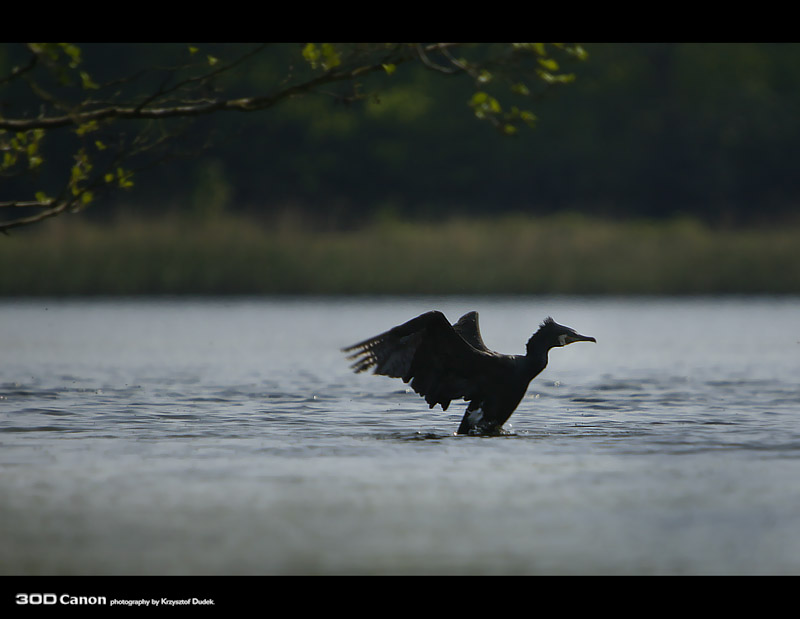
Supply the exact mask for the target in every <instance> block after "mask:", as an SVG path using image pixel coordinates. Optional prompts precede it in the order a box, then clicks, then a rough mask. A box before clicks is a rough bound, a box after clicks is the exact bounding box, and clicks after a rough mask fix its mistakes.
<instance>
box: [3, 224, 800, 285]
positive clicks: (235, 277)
mask: <svg viewBox="0 0 800 619" xmlns="http://www.w3.org/2000/svg"><path fill="white" fill-rule="evenodd" d="M349 293H371V294H394V293H397V294H402V293H414V294H423V293H437V294H447V293H486V294H489V293H547V294H555V293H561V294H724V293H742V294H747V293H774V294H782V293H800V225H795V226H784V227H774V228H770V229H728V230H714V229H711V228H709V227H706V226H703V225H701V224H700V223H698V222H696V221H692V220H674V221H669V222H644V221H625V222H614V221H609V220H602V219H590V218H586V217H577V216H555V217H546V218H534V217H523V216H508V217H502V218H497V219H482V218H461V219H451V220H447V221H443V222H438V223H433V224H431V223H417V222H409V221H400V220H381V221H375V222H371V223H368V224H365V225H364V226H363V227H361V228H359V229H357V230H349V231H331V230H320V229H315V228H314V227H312V226H307V225H304V224H303V223H302V222H300V221H292V220H289V219H284V220H280V221H275V222H273V223H271V224H266V223H263V222H259V221H255V220H249V219H243V218H238V217H233V216H230V217H222V218H216V219H210V220H204V221H187V220H182V219H180V218H176V217H171V218H165V219H153V220H151V219H148V220H138V219H121V220H118V221H116V222H115V223H113V224H106V225H99V224H94V223H91V222H89V221H88V220H87V219H80V218H79V217H71V218H69V219H67V218H64V219H62V220H60V221H59V220H55V221H53V222H51V223H47V224H44V225H42V226H40V227H39V228H35V229H30V230H23V231H20V232H17V233H16V234H14V235H12V236H10V237H3V238H0V295H3V296H14V295H135V294H199V295H205V294H208V295H213V294H349Z"/></svg>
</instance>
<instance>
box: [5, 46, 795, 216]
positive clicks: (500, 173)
mask: <svg viewBox="0 0 800 619" xmlns="http://www.w3.org/2000/svg"><path fill="white" fill-rule="evenodd" d="M81 47H82V49H83V50H84V55H85V63H86V66H87V68H88V69H89V70H90V71H91V72H92V74H93V75H94V74H97V75H99V76H101V77H103V76H112V75H125V74H126V72H133V71H134V70H135V68H136V67H141V66H155V65H158V64H159V62H160V54H161V52H162V51H163V46H158V45H148V44H124V45H123V44H83V45H81ZM297 47H298V46H288V45H277V46H275V48H274V51H273V52H271V53H272V54H273V56H271V57H270V56H269V55H267V56H266V57H265V58H264V59H263V60H260V63H259V64H256V65H251V66H249V67H248V68H247V70H245V71H243V72H241V73H240V74H237V75H238V76H237V79H238V80H241V83H240V84H237V85H235V86H234V87H241V88H242V89H243V90H245V91H246V90H248V89H249V90H251V91H252V90H254V89H256V88H259V87H260V88H261V89H269V84H270V81H271V80H277V79H280V76H281V71H285V67H286V66H287V58H288V57H289V54H290V53H293V54H295V56H297V57H299V56H298V54H297V51H296V50H297ZM584 47H585V49H586V50H587V52H588V54H589V58H588V60H586V61H585V62H581V63H577V62H576V63H575V64H574V65H570V66H569V67H566V68H567V69H568V70H570V71H573V72H574V73H575V74H576V76H577V79H576V80H575V82H574V83H572V84H568V85H566V86H564V87H563V88H559V89H555V90H553V91H551V92H548V93H547V96H545V97H543V98H542V99H541V100H540V101H539V102H538V103H537V104H536V106H535V110H534V111H535V112H536V114H537V116H538V118H539V121H538V123H537V127H536V128H535V129H533V130H525V131H522V132H520V133H519V134H518V135H516V136H514V137H503V136H501V135H499V134H498V133H497V132H496V131H494V130H493V129H492V128H491V127H489V126H487V125H485V124H483V123H479V122H478V121H476V120H475V119H474V117H473V115H472V111H471V110H470V108H469V106H468V105H467V100H468V98H469V89H468V85H463V84H462V85H459V84H457V83H455V82H453V81H448V79H446V78H445V79H443V78H442V77H441V76H436V75H432V74H431V72H430V71H426V70H425V69H424V68H422V67H419V66H408V67H401V68H400V69H399V70H398V71H397V72H396V73H395V74H394V75H391V76H380V81H379V82H378V81H377V80H376V82H375V83H370V84H367V85H365V86H378V87H379V88H380V91H379V93H378V95H377V97H370V98H368V99H367V100H365V101H362V102H358V103H354V104H350V105H346V104H342V103H340V102H337V100H336V99H334V98H332V97H325V96H324V95H322V96H321V95H316V96H312V97H303V98H298V99H293V100H291V101H289V102H288V103H284V104H281V105H280V106H278V107H275V108H272V109H269V110H266V111H263V112H258V113H251V114H228V115H223V114H218V115H215V116H213V117H210V118H206V119H202V120H199V121H196V123H195V125H194V126H193V128H192V130H191V135H192V136H195V137H196V136H205V135H206V132H208V131H210V132H212V133H213V135H214V136H215V139H216V141H215V143H214V146H213V147H211V148H208V149H206V150H204V151H203V152H202V153H201V154H199V155H198V156H196V157H191V158H176V159H174V160H172V161H169V162H167V163H165V164H164V165H161V166H158V167H157V168H155V169H153V170H150V171H149V172H147V173H146V174H142V175H140V176H138V177H137V179H136V186H135V188H134V189H133V191H132V192H130V193H125V194H122V195H118V196H115V197H114V198H113V199H114V200H115V201H116V204H124V205H131V206H134V207H135V208H136V210H137V211H139V212H142V213H151V212H152V213H156V212H161V211H164V210H174V209H181V210H186V211H194V212H197V213H202V212H208V211H218V210H220V209H222V210H228V211H232V212H233V211H239V212H252V213H263V214H272V213H276V212H283V211H285V210H287V209H297V210H301V211H302V212H304V213H305V214H307V215H310V216H313V217H315V218H318V219H319V220H320V221H325V222H331V223H332V224H334V225H346V224H350V223H353V222H356V221H359V220H363V219H364V218H372V217H373V216H375V215H376V214H384V215H385V214H391V215H399V216H409V217H431V218H436V217H439V216H443V215H448V214H454V213H459V214H470V215H472V214H480V215H483V214H490V213H503V212H522V213H528V214H536V215H539V214H549V213H552V212H556V211H564V210H567V211H574V212H581V213H585V214H589V215H598V216H610V217H639V218H663V217H670V216H675V215H692V216H696V217H698V218H701V219H703V220H705V221H707V222H710V223H714V224H716V223H725V224H749V223H753V222H763V221H770V220H783V219H786V218H791V217H793V216H794V213H795V212H796V205H797V204H798V203H800V175H798V174H797V173H796V165H797V160H798V157H797V151H798V146H799V145H800V142H799V141H798V137H799V136H800V126H798V125H799V124H800V114H798V112H800V73H798V71H797V69H796V68H797V66H800V45H796V44H761V43H759V44H755V43H748V44H695V43H677V44H670V43H644V44H605V43H595V44H586V45H585V46H584ZM220 51H221V52H222V53H224V50H220ZM9 54H10V52H6V62H8V57H9ZM365 89H366V88H365ZM200 141H202V140H201V139H200V138H198V143H199V142H200ZM6 185H7V188H8V187H11V185H10V184H8V183H7V184H6ZM3 193H4V194H5V193H6V192H5V191H4V192H3ZM112 206H114V203H109V202H106V203H105V204H96V205H93V206H92V208H91V209H90V212H91V213H94V214H102V213H103V212H113V209H112V208H111V207H112Z"/></svg>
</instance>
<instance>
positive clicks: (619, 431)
mask: <svg viewBox="0 0 800 619" xmlns="http://www.w3.org/2000/svg"><path fill="white" fill-rule="evenodd" d="M433 308H438V309H441V310H443V311H444V312H445V313H446V314H447V316H448V318H450V320H451V321H455V320H456V319H457V318H458V317H459V316H460V315H461V314H463V313H464V312H466V311H468V310H472V309H475V310H478V311H479V312H480V317H481V327H482V331H483V336H484V340H485V341H486V343H487V345H488V346H489V347H490V348H493V349H495V350H498V351H501V352H506V353H522V352H524V345H525V342H526V340H527V339H528V337H529V336H530V334H531V333H532V332H533V331H535V329H536V327H537V325H538V324H539V322H541V320H542V319H544V318H545V317H546V316H548V315H552V316H553V317H554V318H555V320H556V321H558V322H560V323H562V324H566V325H569V326H571V327H573V328H575V329H576V330H578V331H579V332H581V333H584V334H587V335H592V336H595V337H596V338H597V342H598V343H597V344H590V343H577V344H573V345H571V346H568V347H566V348H563V349H556V350H553V351H551V353H550V365H549V366H548V368H547V369H546V370H545V371H544V372H543V373H542V374H541V375H540V376H539V377H538V378H536V379H535V380H534V381H533V383H532V384H531V387H530V389H529V391H528V395H527V396H526V397H525V399H523V401H522V403H521V404H520V406H519V408H518V409H517V411H516V412H515V413H514V415H513V416H512V417H511V419H510V421H509V423H508V424H506V430H507V434H506V435H504V436H496V437H464V436H454V435H453V433H454V431H455V429H456V428H457V426H458V422H459V420H460V418H461V416H462V414H463V409H464V404H463V403H460V402H453V403H452V404H451V406H450V408H449V410H448V411H446V412H443V411H442V410H441V409H440V408H438V407H437V408H436V409H434V410H429V409H428V407H427V405H426V404H425V402H424V401H423V400H422V398H420V397H419V396H417V395H416V394H415V393H413V392H412V391H410V390H409V389H408V387H407V385H405V384H404V383H402V382H401V381H399V380H396V379H390V378H386V377H377V376H372V375H369V374H360V375H356V374H353V373H351V372H350V370H349V369H348V363H347V361H346V360H345V358H344V356H343V355H342V354H341V352H340V351H339V349H340V348H341V347H342V346H345V345H348V344H352V343H354V342H356V341H360V340H362V339H365V338H367V337H369V336H372V335H376V334H377V333H380V332H382V331H385V330H386V329H388V328H390V327H392V326H394V325H396V324H399V323H401V322H404V321H405V320H407V319H409V318H411V317H413V316H415V315H417V314H419V313H422V312H423V311H427V310H429V309H433ZM798 377H800V299H798V298H736V299H645V300H641V299H639V300H637V299H625V298H600V299H592V298H562V297H553V298H550V297H512V298H480V297H476V298H457V297H445V298H432V297H426V298H379V299H373V298H342V299H339V298H319V299H226V300H201V299H179V300H89V301H87V300H54V299H40V300H26V301H9V300H6V301H0V573H3V574H787V573H790V574H797V573H800V385H799V384H798Z"/></svg>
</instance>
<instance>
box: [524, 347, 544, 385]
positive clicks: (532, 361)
mask: <svg viewBox="0 0 800 619" xmlns="http://www.w3.org/2000/svg"><path fill="white" fill-rule="evenodd" d="M546 367H547V349H546V348H535V347H533V348H532V347H528V354H526V355H525V368H526V370H527V371H528V374H530V377H531V380H532V379H533V378H534V377H535V376H536V375H537V374H538V373H539V372H541V371H542V370H543V369H545V368H546Z"/></svg>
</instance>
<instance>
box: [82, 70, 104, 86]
mask: <svg viewBox="0 0 800 619" xmlns="http://www.w3.org/2000/svg"><path fill="white" fill-rule="evenodd" d="M80 75H81V85H82V86H83V87H84V88H85V89H86V90H97V89H98V88H100V86H98V85H97V84H95V83H94V81H92V78H91V77H89V74H88V73H87V72H86V71H81V73H80Z"/></svg>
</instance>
